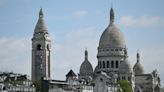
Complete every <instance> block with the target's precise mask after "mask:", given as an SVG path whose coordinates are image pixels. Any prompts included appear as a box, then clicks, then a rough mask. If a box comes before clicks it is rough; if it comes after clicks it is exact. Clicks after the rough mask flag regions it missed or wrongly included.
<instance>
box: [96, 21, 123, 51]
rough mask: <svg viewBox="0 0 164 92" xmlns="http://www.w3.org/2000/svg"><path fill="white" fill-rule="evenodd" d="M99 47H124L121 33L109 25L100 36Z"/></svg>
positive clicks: (114, 26) (115, 27)
mask: <svg viewBox="0 0 164 92" xmlns="http://www.w3.org/2000/svg"><path fill="white" fill-rule="evenodd" d="M99 47H100V48H101V47H121V48H125V47H126V44H125V39H124V36H123V33H122V32H121V31H120V29H119V28H118V27H117V26H116V25H115V24H110V25H109V26H108V27H107V28H106V29H105V31H104V32H103V34H102V35H101V38H100V42H99Z"/></svg>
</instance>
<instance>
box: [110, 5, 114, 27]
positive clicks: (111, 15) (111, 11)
mask: <svg viewBox="0 0 164 92" xmlns="http://www.w3.org/2000/svg"><path fill="white" fill-rule="evenodd" d="M113 23H114V10H113V5H112V4H111V9H110V24H113Z"/></svg>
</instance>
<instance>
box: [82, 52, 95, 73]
mask: <svg viewBox="0 0 164 92" xmlns="http://www.w3.org/2000/svg"><path fill="white" fill-rule="evenodd" d="M92 73H93V68H92V65H91V63H90V62H89V61H88V52H87V50H86V51H85V60H84V62H83V63H82V64H81V66H80V75H82V76H85V75H90V74H92Z"/></svg>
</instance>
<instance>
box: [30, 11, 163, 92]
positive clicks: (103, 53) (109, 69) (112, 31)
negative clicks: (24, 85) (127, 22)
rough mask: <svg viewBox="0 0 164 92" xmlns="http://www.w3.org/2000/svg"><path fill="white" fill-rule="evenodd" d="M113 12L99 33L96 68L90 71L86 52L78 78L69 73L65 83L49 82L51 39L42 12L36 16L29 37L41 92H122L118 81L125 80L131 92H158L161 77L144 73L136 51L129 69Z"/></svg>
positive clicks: (35, 74)
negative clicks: (36, 20) (135, 58)
mask: <svg viewBox="0 0 164 92" xmlns="http://www.w3.org/2000/svg"><path fill="white" fill-rule="evenodd" d="M114 20H115V14H114V9H113V8H111V9H110V23H109V25H108V26H107V28H106V29H105V30H104V32H103V33H102V35H101V37H100V40H99V46H98V48H97V50H98V53H97V60H98V62H97V65H96V67H95V69H93V67H92V64H91V63H90V61H89V60H88V51H87V50H85V54H84V55H85V56H84V57H85V58H84V61H83V62H82V64H81V66H80V69H79V74H78V76H77V75H76V74H75V73H74V72H73V70H70V72H69V73H68V74H67V75H66V80H64V81H63V80H52V79H50V51H51V49H50V46H51V40H50V38H49V34H48V28H47V25H46V23H45V21H44V14H43V11H42V9H41V10H40V13H39V20H38V22H37V25H36V28H35V31H34V35H33V38H32V80H33V81H35V80H39V79H42V92H122V89H121V88H120V86H119V85H118V83H117V82H118V81H119V80H127V81H128V82H129V83H130V85H131V89H132V91H133V92H160V77H159V74H158V72H157V70H154V71H153V72H152V73H144V68H143V66H142V64H141V62H140V54H139V52H137V55H136V56H137V62H136V64H135V65H134V66H133V67H132V65H131V64H130V62H129V60H128V50H127V46H126V43H125V38H124V35H123V33H122V32H121V31H120V29H119V28H118V27H117V25H116V24H115V22H114Z"/></svg>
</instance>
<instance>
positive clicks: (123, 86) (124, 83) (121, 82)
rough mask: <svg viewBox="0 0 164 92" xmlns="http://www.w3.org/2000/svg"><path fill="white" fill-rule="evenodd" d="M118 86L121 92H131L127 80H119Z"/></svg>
mask: <svg viewBox="0 0 164 92" xmlns="http://www.w3.org/2000/svg"><path fill="white" fill-rule="evenodd" d="M118 84H119V85H120V87H121V89H122V91H123V92H132V88H131V85H130V83H129V81H127V80H119V81H118Z"/></svg>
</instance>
